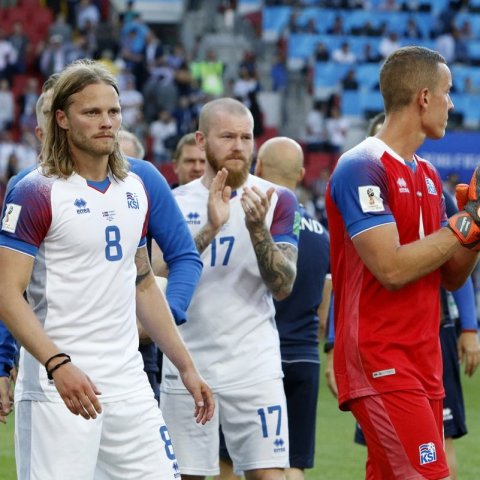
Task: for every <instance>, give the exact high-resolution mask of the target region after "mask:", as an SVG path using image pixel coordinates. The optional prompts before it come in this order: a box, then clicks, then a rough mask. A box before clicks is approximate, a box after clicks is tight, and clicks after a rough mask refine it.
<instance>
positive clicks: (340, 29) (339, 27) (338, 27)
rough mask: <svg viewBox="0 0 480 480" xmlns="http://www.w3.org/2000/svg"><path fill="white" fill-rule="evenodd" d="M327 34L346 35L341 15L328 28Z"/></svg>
mask: <svg viewBox="0 0 480 480" xmlns="http://www.w3.org/2000/svg"><path fill="white" fill-rule="evenodd" d="M327 33H328V34H329V35H345V34H346V32H345V28H344V26H343V17H342V16H341V15H337V16H336V17H335V19H334V20H333V24H332V25H331V26H330V27H329V28H327Z"/></svg>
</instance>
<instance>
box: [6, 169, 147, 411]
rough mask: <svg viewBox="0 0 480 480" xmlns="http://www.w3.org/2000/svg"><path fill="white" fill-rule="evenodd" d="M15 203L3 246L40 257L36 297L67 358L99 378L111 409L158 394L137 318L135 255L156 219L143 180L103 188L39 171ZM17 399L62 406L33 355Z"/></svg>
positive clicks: (32, 289) (25, 357)
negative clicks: (146, 393) (151, 218)
mask: <svg viewBox="0 0 480 480" xmlns="http://www.w3.org/2000/svg"><path fill="white" fill-rule="evenodd" d="M6 203H7V205H6V209H5V216H4V218H3V221H2V231H1V235H0V245H1V246H3V247H6V248H11V249H15V250H17V251H20V252H22V253H25V254H28V255H32V256H35V263H34V269H33V275H32V278H31V282H30V285H29V287H28V292H27V293H28V300H29V303H30V305H31V306H32V308H33V309H34V311H35V314H36V315H37V317H38V318H39V320H40V322H41V323H42V324H43V327H44V329H45V331H46V333H47V334H48V335H49V336H50V338H51V339H52V340H53V341H54V342H55V343H56V344H57V345H58V347H59V348H60V351H62V352H65V353H68V354H69V355H70V356H71V358H72V362H73V363H74V364H75V365H77V366H78V367H79V368H81V369H82V370H83V371H84V372H85V373H86V374H87V375H88V376H89V377H90V378H91V379H92V381H93V382H94V383H95V385H96V386H97V387H98V388H99V390H100V391H101V392H102V395H101V396H100V400H101V401H102V402H104V401H113V400H118V399H121V398H125V397H127V396H128V395H130V394H131V393H132V392H135V391H139V390H141V389H143V388H147V389H148V388H150V387H149V385H148V381H147V379H146V376H145V375H144V374H143V364H142V358H141V355H140V353H139V352H138V334H137V328H136V320H135V278H136V267H135V262H134V255H135V252H136V250H137V248H138V246H139V245H141V244H143V243H144V239H143V237H144V234H145V226H146V217H147V213H148V199H147V194H146V192H145V189H144V187H143V184H142V182H141V180H140V179H139V178H138V177H137V176H136V175H135V174H129V175H128V177H127V178H126V179H125V180H124V181H115V180H114V179H110V178H109V179H108V180H107V181H106V182H103V183H102V184H98V183H97V184H94V183H93V182H87V181H86V180H85V179H84V178H82V177H81V176H79V175H77V174H74V175H72V176H71V177H69V178H68V179H66V180H63V179H58V178H47V177H45V176H43V175H41V174H40V173H39V172H38V171H37V170H35V171H33V172H32V173H30V174H29V175H28V176H26V177H25V178H24V179H23V180H22V181H20V182H19V183H18V184H17V185H16V186H15V187H14V188H13V189H12V191H11V192H10V194H9V196H8V198H7V200H6ZM15 397H16V400H17V401H18V400H22V399H32V400H39V401H43V400H48V401H61V399H60V396H59V395H58V392H57V390H56V389H55V386H54V384H53V382H51V381H49V380H48V379H47V375H46V371H45V368H44V367H43V366H42V365H40V364H39V362H38V361H37V360H36V359H35V358H34V357H32V356H31V355H30V354H29V353H28V352H26V351H25V350H24V349H22V352H21V359H20V375H19V379H18V381H17V385H16V392H15Z"/></svg>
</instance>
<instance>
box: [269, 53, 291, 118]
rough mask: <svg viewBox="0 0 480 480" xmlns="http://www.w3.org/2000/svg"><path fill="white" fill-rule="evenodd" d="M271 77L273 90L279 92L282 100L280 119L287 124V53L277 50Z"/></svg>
mask: <svg viewBox="0 0 480 480" xmlns="http://www.w3.org/2000/svg"><path fill="white" fill-rule="evenodd" d="M270 78H271V82H272V90H273V91H274V92H277V93H278V95H279V101H280V119H281V123H282V125H285V124H286V122H287V119H288V115H287V90H288V70H287V65H286V61H285V55H284V54H283V53H282V52H281V51H280V50H277V52H276V53H275V58H274V60H273V62H272V66H271V69H270Z"/></svg>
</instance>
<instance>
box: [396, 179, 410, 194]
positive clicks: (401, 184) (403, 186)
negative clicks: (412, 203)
mask: <svg viewBox="0 0 480 480" xmlns="http://www.w3.org/2000/svg"><path fill="white" fill-rule="evenodd" d="M397 185H398V191H399V192H400V193H410V189H409V188H408V187H407V182H406V181H405V179H404V178H402V177H400V178H399V179H398V180H397Z"/></svg>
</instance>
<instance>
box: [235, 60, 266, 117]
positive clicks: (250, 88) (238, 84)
mask: <svg viewBox="0 0 480 480" xmlns="http://www.w3.org/2000/svg"><path fill="white" fill-rule="evenodd" d="M259 90H260V83H259V82H258V79H257V77H256V75H255V74H252V73H251V72H250V71H249V70H248V68H247V67H245V66H242V67H240V69H239V72H238V78H237V79H236V80H235V81H234V83H233V92H232V93H233V97H235V98H236V99H237V100H240V101H241V102H242V103H243V104H244V105H245V106H247V107H248V108H250V97H249V94H250V93H251V92H258V91H259Z"/></svg>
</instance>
